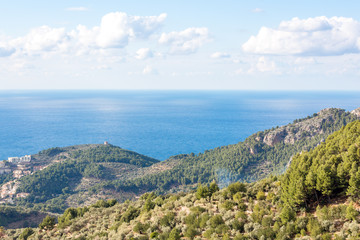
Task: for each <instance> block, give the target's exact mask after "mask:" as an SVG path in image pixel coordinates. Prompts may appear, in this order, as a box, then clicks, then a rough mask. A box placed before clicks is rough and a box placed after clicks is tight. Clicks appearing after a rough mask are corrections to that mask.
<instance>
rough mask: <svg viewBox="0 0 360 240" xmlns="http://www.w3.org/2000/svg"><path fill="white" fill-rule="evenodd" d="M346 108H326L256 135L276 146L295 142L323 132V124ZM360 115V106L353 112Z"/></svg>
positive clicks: (343, 111)
mask: <svg viewBox="0 0 360 240" xmlns="http://www.w3.org/2000/svg"><path fill="white" fill-rule="evenodd" d="M343 113H345V110H343V109H339V108H326V109H323V110H321V111H320V112H318V113H317V114H314V115H313V116H312V117H307V118H305V119H301V120H296V121H295V122H294V123H293V124H289V125H286V126H282V127H279V128H276V129H273V130H270V131H269V132H267V133H265V134H264V136H263V138H260V137H256V138H255V139H256V140H257V141H258V142H260V141H262V142H263V143H265V144H267V145H269V146H274V145H275V144H277V143H280V142H284V143H285V144H294V143H295V142H297V141H298V140H301V139H304V138H311V137H313V136H315V135H319V134H322V133H323V124H324V123H325V122H333V120H334V115H335V114H343ZM351 113H352V114H355V115H357V116H358V117H360V108H358V109H356V110H354V111H352V112H351Z"/></svg>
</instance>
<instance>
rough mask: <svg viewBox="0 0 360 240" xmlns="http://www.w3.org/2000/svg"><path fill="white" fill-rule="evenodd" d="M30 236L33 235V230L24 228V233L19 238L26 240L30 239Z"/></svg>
mask: <svg viewBox="0 0 360 240" xmlns="http://www.w3.org/2000/svg"><path fill="white" fill-rule="evenodd" d="M32 234H34V230H33V229H32V228H25V229H24V231H23V232H22V233H21V234H20V236H19V238H20V239H24V240H27V239H28V237H30V236H31V235H32Z"/></svg>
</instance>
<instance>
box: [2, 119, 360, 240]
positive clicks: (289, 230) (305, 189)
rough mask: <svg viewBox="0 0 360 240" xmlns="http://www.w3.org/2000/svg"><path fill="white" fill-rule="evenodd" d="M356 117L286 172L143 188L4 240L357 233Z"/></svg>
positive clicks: (6, 234)
mask: <svg viewBox="0 0 360 240" xmlns="http://www.w3.org/2000/svg"><path fill="white" fill-rule="evenodd" d="M359 173H360V121H358V120H357V121H354V122H352V123H349V124H348V125H346V126H345V127H342V128H341V130H339V131H337V132H335V133H334V134H332V135H330V136H329V137H328V138H327V139H326V140H325V141H324V142H323V143H321V144H320V145H319V146H317V147H315V148H314V149H312V150H310V151H304V152H303V153H301V154H297V155H296V156H295V157H294V158H293V159H292V161H291V163H290V167H289V168H288V170H287V171H286V172H285V173H284V174H282V175H280V176H278V177H276V176H272V177H268V178H265V179H262V180H259V181H256V182H253V183H240V182H235V183H232V184H230V185H229V186H228V187H226V188H223V189H219V187H218V185H217V184H216V182H212V183H210V184H209V185H198V186H197V189H196V190H193V191H191V192H188V193H175V194H174V193H172V194H167V195H157V194H155V193H154V192H151V193H145V194H143V195H142V196H141V197H140V198H139V199H138V200H136V201H126V202H124V203H117V202H116V200H108V201H105V200H100V201H98V202H97V203H95V204H93V205H91V206H88V207H82V208H69V209H67V210H66V211H65V212H64V213H63V214H62V215H61V216H59V217H58V218H57V222H56V219H55V218H53V217H49V216H48V217H46V218H44V220H43V222H42V223H41V224H39V227H38V228H34V229H33V228H25V229H10V230H5V229H3V230H0V236H2V237H3V238H4V239H17V238H25V239H29V240H30V239H138V240H142V239H144V240H145V239H161V240H165V239H170V240H177V239H234V240H243V239H254V240H258V239H277V240H281V239H299V240H300V239H303V240H305V239H320V240H321V239H329V240H331V239H354V240H355V239H360V224H359V222H360V207H359V205H358V201H359V197H360V192H359V189H360V188H359V184H360V174H359Z"/></svg>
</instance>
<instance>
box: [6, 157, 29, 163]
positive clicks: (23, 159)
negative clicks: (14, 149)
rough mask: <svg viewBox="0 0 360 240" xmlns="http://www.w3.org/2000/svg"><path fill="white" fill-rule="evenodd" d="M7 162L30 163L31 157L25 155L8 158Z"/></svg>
mask: <svg viewBox="0 0 360 240" xmlns="http://www.w3.org/2000/svg"><path fill="white" fill-rule="evenodd" d="M8 161H9V162H11V163H15V164H16V163H28V162H31V155H25V156H23V157H9V158H8Z"/></svg>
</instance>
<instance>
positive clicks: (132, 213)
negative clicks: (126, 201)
mask: <svg viewBox="0 0 360 240" xmlns="http://www.w3.org/2000/svg"><path fill="white" fill-rule="evenodd" d="M139 215H140V210H139V209H137V208H135V207H133V206H130V207H129V208H128V209H127V210H126V212H125V213H124V214H123V215H122V216H121V219H120V221H122V222H130V221H131V220H133V219H135V218H136V217H137V216H139Z"/></svg>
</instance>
